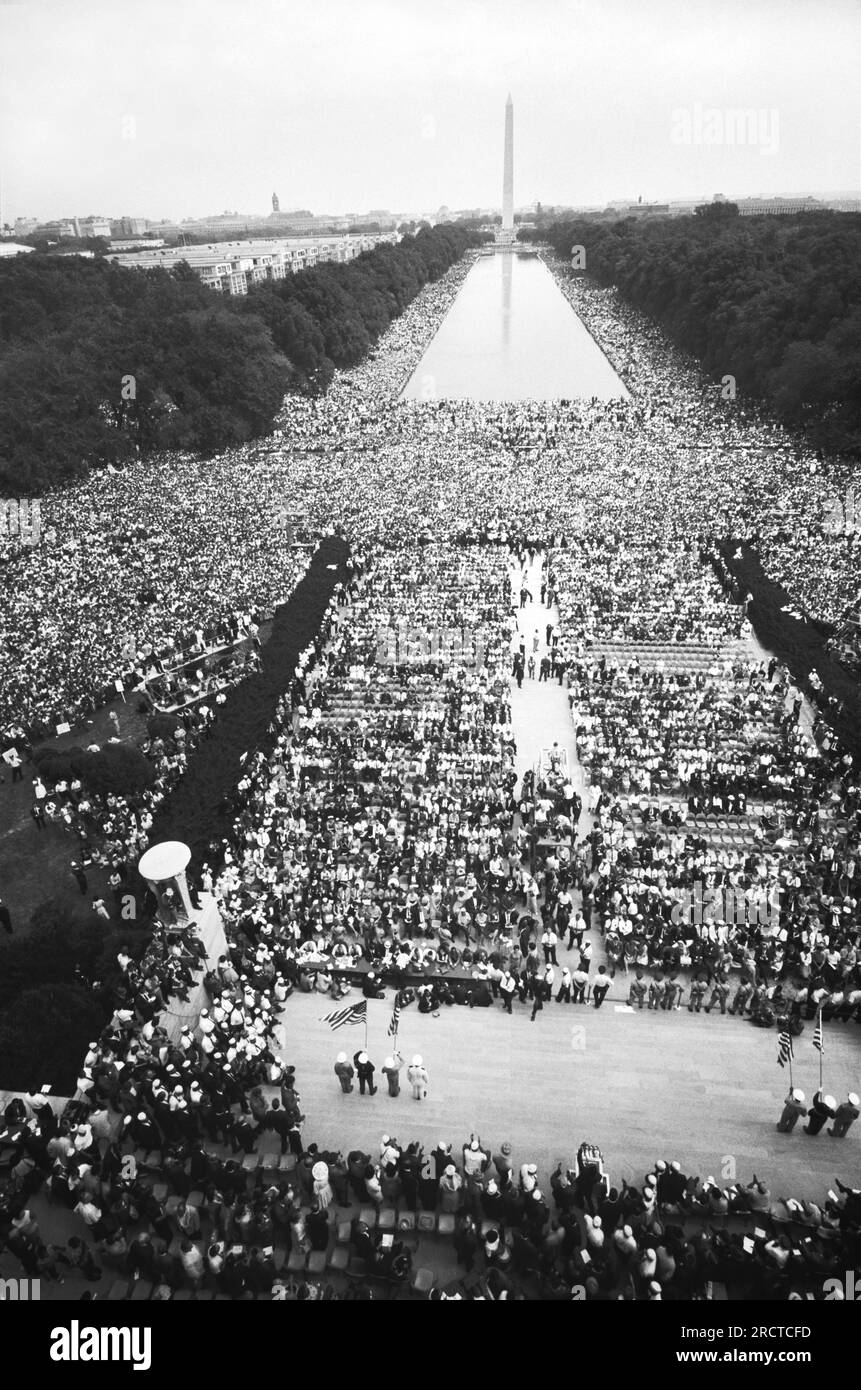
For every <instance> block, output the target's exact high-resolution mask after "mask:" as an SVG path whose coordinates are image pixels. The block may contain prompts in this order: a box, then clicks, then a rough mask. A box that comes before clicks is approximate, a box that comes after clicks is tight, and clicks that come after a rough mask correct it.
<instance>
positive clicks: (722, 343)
mask: <svg viewBox="0 0 861 1390" xmlns="http://www.w3.org/2000/svg"><path fill="white" fill-rule="evenodd" d="M733 211H734V209H733V207H732V205H726V206H724V207H722V208H721V211H720V213H719V214H713V215H711V216H706V215H702V214H701V215H699V216H697V215H695V216H692V217H675V218H666V219H649V220H648V221H640V220H639V219H636V218H626V219H624V220H621V221H618V222H613V223H599V222H595V221H593V220H591V219H589V218H580V219H577V218H572V219H570V220H566V221H558V222H555V223H553V224H552V225H551V226H550V227H549V228H544V229H543V230H541V231H536V232H531V233H530V232H523V233H521V236H522V237H523V238H524V239H531V240H541V241H549V242H550V243H551V245H552V246H553V248H554V250H555V251H556V252H557V254H558V255H560V256H562V257H564V258H565V259H568V258H569V257H570V255H571V248H572V246H582V247H583V248H584V249H585V253H586V265H585V269H586V273H587V274H589V275H590V276H593V277H594V278H595V279H597V280H598V281H599V283H600V284H602V285H615V286H616V287H617V288H618V290H619V292H620V293H621V294H622V296H623V297H624V298H625V299H626V300H628V301H629V302H630V303H631V304H633V305H635V306H636V307H637V308H638V309H641V310H642V311H643V312H644V313H646V314H648V315H649V316H650V317H651V318H653V319H655V320H657V322H658V323H660V324H661V326H662V327H663V328H664V329H665V331H666V332H667V334H668V336H669V337H670V338H671V339H672V341H673V342H674V343H675V344H676V345H677V346H678V347H680V348H682V349H683V350H684V351H685V352H688V353H690V354H691V355H692V356H694V357H697V358H699V360H700V361H701V362H702V364H703V366H704V367H705V369H706V371H707V372H709V373H711V374H713V375H715V376H716V377H722V376H724V375H725V374H731V375H732V376H734V377H735V379H736V382H737V385H738V388H739V391H740V392H743V393H745V394H747V395H749V396H754V397H758V398H759V399H761V400H762V401H763V402H765V403H766V404H767V405H768V406H769V407H770V408H771V409H772V410H773V411H774V412H775V413H776V415H777V416H778V417H779V418H780V419H781V420H782V421H783V422H784V423H785V424H787V425H789V426H791V427H795V428H801V429H804V430H806V431H807V432H808V434H809V436H810V438H811V439H812V441H813V442H814V443H815V444H817V445H818V446H820V447H823V448H829V449H837V450H842V451H846V452H848V453H852V454H858V453H859V451H861V215H859V214H858V213H838V212H827V211H826V212H810V213H803V214H798V215H796V216H786V217H779V218H776V217H766V216H763V217H739V216H737V215H732V214H733Z"/></svg>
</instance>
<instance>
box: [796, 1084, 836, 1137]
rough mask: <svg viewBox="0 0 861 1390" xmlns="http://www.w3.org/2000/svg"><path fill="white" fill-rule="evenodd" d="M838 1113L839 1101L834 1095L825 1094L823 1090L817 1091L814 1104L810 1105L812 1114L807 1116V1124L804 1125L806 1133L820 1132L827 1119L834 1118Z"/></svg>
mask: <svg viewBox="0 0 861 1390" xmlns="http://www.w3.org/2000/svg"><path fill="white" fill-rule="evenodd" d="M836 1114H837V1101H836V1100H835V1099H834V1097H833V1096H826V1095H823V1093H822V1091H817V1092H816V1095H815V1096H814V1097H813V1104H812V1105H811V1107H810V1114H809V1115H808V1117H807V1124H806V1125H805V1126H804V1133H805V1134H818V1133H819V1131H820V1130H821V1129H822V1127H823V1125H824V1124H825V1121H826V1120H833V1119H834V1118H835V1116H836Z"/></svg>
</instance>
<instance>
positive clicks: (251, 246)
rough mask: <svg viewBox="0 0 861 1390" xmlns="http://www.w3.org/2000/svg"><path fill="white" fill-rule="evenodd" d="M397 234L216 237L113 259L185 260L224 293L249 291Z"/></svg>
mask: <svg viewBox="0 0 861 1390" xmlns="http://www.w3.org/2000/svg"><path fill="white" fill-rule="evenodd" d="M396 239H397V238H396V236H395V234H394V233H392V232H387V233H380V234H377V233H367V234H363V235H357V236H344V237H316V238H313V239H309V240H305V239H300V238H295V237H290V238H273V239H271V240H267V239H265V238H261V239H260V240H257V241H232V242H231V241H228V242H217V243H213V244H211V245H209V246H170V247H163V248H156V249H150V244H148V249H147V250H136V251H130V252H125V253H123V252H120V253H119V254H118V255H111V256H110V257H109V259H111V260H116V261H119V262H120V263H121V264H122V265H125V266H134V267H135V268H137V269H149V268H151V267H153V266H161V267H163V268H164V269H166V270H170V269H171V268H172V267H173V266H175V265H178V264H179V262H180V261H186V262H187V263H188V265H189V266H190V267H191V269H192V270H193V271H194V272H195V274H197V275H199V276H200V279H201V281H202V282H203V284H205V285H208V286H209V288H210V289H213V290H216V291H217V292H218V293H220V294H247V293H248V290H249V288H250V286H251V285H254V284H257V283H258V282H259V281H261V280H283V279H284V277H285V276H287V275H293V274H295V273H296V272H297V271H299V270H306V269H308V268H309V267H310V266H314V265H318V264H319V263H320V262H321V261H337V262H345V261H352V260H355V258H356V256H359V255H361V253H362V252H363V251H370V250H371V249H372V248H373V247H374V246H376V245H378V244H379V243H380V242H382V241H395V240H396Z"/></svg>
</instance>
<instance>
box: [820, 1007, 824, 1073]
mask: <svg viewBox="0 0 861 1390" xmlns="http://www.w3.org/2000/svg"><path fill="white" fill-rule="evenodd" d="M824 1052H825V1038H824V1037H823V1035H822V1006H821V1005H820V1006H819V1089H820V1091H821V1090H822V1057H823V1054H824Z"/></svg>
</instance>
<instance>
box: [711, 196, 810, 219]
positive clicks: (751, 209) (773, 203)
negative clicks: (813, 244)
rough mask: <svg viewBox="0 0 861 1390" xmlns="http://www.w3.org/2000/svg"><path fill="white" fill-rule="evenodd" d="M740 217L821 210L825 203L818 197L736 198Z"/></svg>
mask: <svg viewBox="0 0 861 1390" xmlns="http://www.w3.org/2000/svg"><path fill="white" fill-rule="evenodd" d="M733 201H734V202H736V203H737V204H738V211H739V216H740V217H762V216H763V215H765V216H771V217H780V216H784V217H785V216H787V215H788V214H790V213H795V212H821V211H822V210H823V209H824V208H825V207H826V204H825V203H820V201H819V199H818V198H736V199H734V200H733Z"/></svg>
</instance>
